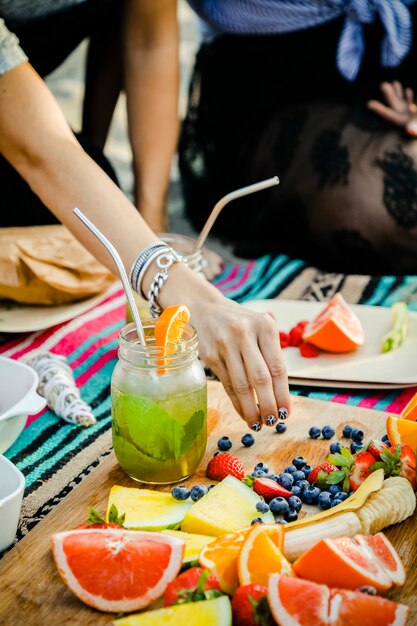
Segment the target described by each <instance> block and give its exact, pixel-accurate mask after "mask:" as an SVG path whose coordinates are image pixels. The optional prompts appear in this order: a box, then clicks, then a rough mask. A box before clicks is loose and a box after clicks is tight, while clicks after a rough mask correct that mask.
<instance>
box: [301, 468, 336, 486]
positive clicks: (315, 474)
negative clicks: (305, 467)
mask: <svg viewBox="0 0 417 626" xmlns="http://www.w3.org/2000/svg"><path fill="white" fill-rule="evenodd" d="M338 470H339V468H338V467H336V465H333V464H332V463H320V465H317V466H316V467H313V469H312V470H311V472H310V473H309V475H308V481H309V482H310V483H311V484H314V483H318V484H319V485H325V484H326V479H327V476H328V474H330V473H331V472H337V471H338Z"/></svg>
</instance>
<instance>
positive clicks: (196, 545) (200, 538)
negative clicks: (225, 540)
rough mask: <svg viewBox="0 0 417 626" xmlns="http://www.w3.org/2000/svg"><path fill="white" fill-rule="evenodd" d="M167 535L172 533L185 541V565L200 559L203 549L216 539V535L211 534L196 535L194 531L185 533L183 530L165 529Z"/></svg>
mask: <svg viewBox="0 0 417 626" xmlns="http://www.w3.org/2000/svg"><path fill="white" fill-rule="evenodd" d="M162 532H163V533H164V534H165V535H171V536H172V537H178V539H182V540H183V541H185V553H184V559H183V565H185V564H188V563H194V561H198V557H199V556H200V552H201V550H202V549H203V548H204V547H205V546H206V545H207V544H209V543H212V542H213V541H215V538H214V537H211V536H209V535H196V534H194V533H184V532H182V531H181V530H163V531H162Z"/></svg>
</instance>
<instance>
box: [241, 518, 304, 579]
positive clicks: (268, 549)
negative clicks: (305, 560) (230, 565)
mask: <svg viewBox="0 0 417 626" xmlns="http://www.w3.org/2000/svg"><path fill="white" fill-rule="evenodd" d="M283 548H284V528H283V526H282V525H281V524H274V525H264V524H255V525H254V526H252V528H251V529H250V531H249V533H248V535H247V537H246V539H245V543H244V544H243V546H242V549H241V551H240V553H239V557H238V561H237V568H238V574H239V581H240V584H241V585H264V586H266V585H267V584H268V576H269V574H270V573H271V572H278V573H279V574H287V575H290V576H291V575H292V567H291V564H290V563H289V562H288V561H287V559H286V558H285V556H284V555H283V553H282V550H283Z"/></svg>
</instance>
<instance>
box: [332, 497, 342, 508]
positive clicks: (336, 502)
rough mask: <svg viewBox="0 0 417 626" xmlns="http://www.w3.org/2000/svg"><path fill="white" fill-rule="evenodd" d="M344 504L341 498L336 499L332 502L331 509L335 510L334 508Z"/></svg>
mask: <svg viewBox="0 0 417 626" xmlns="http://www.w3.org/2000/svg"><path fill="white" fill-rule="evenodd" d="M341 502H342V500H341V499H340V498H334V500H332V503H331V505H330V506H331V508H333V507H334V506H337V505H338V504H340V503H341Z"/></svg>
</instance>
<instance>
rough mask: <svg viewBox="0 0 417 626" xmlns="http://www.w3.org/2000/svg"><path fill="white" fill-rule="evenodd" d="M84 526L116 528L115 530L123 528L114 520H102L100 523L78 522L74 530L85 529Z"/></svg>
mask: <svg viewBox="0 0 417 626" xmlns="http://www.w3.org/2000/svg"><path fill="white" fill-rule="evenodd" d="M86 528H87V529H92V530H95V529H97V528H117V530H125V529H124V528H123V526H120V524H116V523H115V522H108V523H107V522H103V523H102V524H100V523H99V524H78V526H76V527H75V530H85V529H86Z"/></svg>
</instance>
